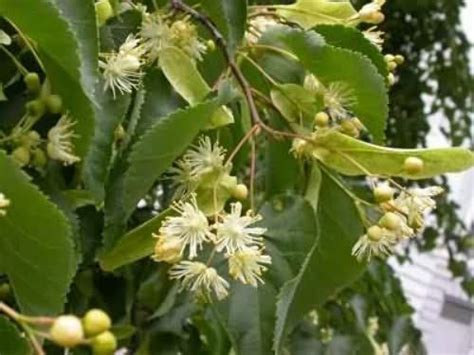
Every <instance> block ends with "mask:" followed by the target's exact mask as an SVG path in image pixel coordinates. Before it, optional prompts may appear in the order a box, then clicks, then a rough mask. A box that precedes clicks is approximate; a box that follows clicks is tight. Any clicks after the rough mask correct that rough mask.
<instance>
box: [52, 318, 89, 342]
mask: <svg viewBox="0 0 474 355" xmlns="http://www.w3.org/2000/svg"><path fill="white" fill-rule="evenodd" d="M49 334H50V335H51V340H52V341H53V342H55V343H56V344H58V345H60V346H63V347H65V348H72V347H74V346H77V345H79V344H81V343H82V342H83V340H84V331H83V329H82V324H81V321H80V319H79V318H77V317H76V316H73V315H64V316H59V317H58V318H56V320H55V321H54V323H53V325H52V326H51V329H50V331H49Z"/></svg>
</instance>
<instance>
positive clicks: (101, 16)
mask: <svg viewBox="0 0 474 355" xmlns="http://www.w3.org/2000/svg"><path fill="white" fill-rule="evenodd" d="M95 13H96V14H97V22H98V24H99V26H102V25H103V24H105V23H106V22H107V20H108V19H109V18H111V17H112V16H114V10H113V8H112V5H110V2H109V0H99V1H97V2H96V3H95Z"/></svg>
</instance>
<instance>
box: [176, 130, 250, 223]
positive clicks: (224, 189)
mask: <svg viewBox="0 0 474 355" xmlns="http://www.w3.org/2000/svg"><path fill="white" fill-rule="evenodd" d="M225 154H226V150H225V149H224V148H223V147H221V146H220V145H219V143H218V142H215V143H212V141H211V139H210V138H209V137H207V136H202V137H200V138H199V140H198V143H197V144H195V145H193V146H192V147H191V148H190V149H188V150H187V151H186V152H185V153H184V154H183V156H182V157H181V159H179V160H178V161H177V162H176V163H175V165H174V166H173V167H172V168H171V169H170V175H171V177H172V179H173V183H174V186H175V188H176V192H175V198H181V197H182V196H183V195H185V194H188V193H192V192H196V194H197V196H198V197H197V199H198V202H199V205H200V207H201V210H203V211H204V212H205V214H206V215H211V214H214V213H215V212H218V211H220V210H221V209H222V207H223V205H224V203H225V202H226V201H227V199H228V198H229V197H231V196H233V197H235V198H238V199H245V198H246V197H247V188H246V186H245V185H244V184H238V183H237V178H236V177H234V176H231V175H230V170H231V168H232V165H231V164H228V163H226V162H225Z"/></svg>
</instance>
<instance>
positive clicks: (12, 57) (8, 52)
mask: <svg viewBox="0 0 474 355" xmlns="http://www.w3.org/2000/svg"><path fill="white" fill-rule="evenodd" d="M0 48H1V49H2V50H3V52H5V54H6V55H7V56H8V57H10V59H11V60H12V62H13V63H14V64H15V65H16V67H17V68H18V70H19V71H20V72H21V74H23V75H26V74H28V69H26V68H25V67H24V66H23V64H21V62H20V61H19V60H18V59H16V57H15V56H14V55H13V54H12V52H10V51H9V50H8V49H7V48H5V46H3V45H0Z"/></svg>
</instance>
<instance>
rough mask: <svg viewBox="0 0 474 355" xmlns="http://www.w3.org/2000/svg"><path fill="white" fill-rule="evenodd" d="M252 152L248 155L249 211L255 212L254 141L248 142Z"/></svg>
mask: <svg viewBox="0 0 474 355" xmlns="http://www.w3.org/2000/svg"><path fill="white" fill-rule="evenodd" d="M250 145H251V148H252V152H251V155H250V209H251V210H252V211H255V168H256V151H255V140H254V139H252V140H251V142H250Z"/></svg>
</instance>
